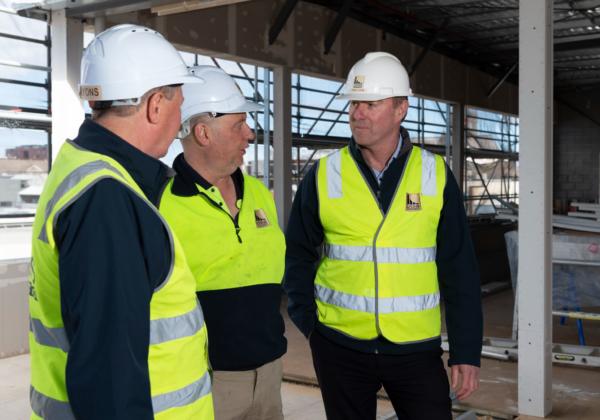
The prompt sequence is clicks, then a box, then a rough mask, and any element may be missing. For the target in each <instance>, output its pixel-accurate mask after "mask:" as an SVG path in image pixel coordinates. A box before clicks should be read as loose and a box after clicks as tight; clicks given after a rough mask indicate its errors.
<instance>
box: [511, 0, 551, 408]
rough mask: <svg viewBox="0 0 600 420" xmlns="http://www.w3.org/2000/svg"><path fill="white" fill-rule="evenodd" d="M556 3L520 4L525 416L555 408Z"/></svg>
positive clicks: (532, 0)
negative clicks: (553, 193) (553, 327)
mask: <svg viewBox="0 0 600 420" xmlns="http://www.w3.org/2000/svg"><path fill="white" fill-rule="evenodd" d="M552 7H553V1H552V0H520V1H519V121H520V127H519V130H520V150H519V152H520V153H519V155H520V161H519V175H520V180H519V273H518V279H519V283H518V288H517V289H518V290H517V299H518V307H519V318H518V319H519V334H518V337H519V367H518V372H519V381H518V396H519V414H523V415H529V416H537V417H545V416H547V415H548V414H549V413H550V412H551V411H552V242H551V240H552V102H553V89H552V66H553V52H552V45H553V40H552V27H553V22H552Z"/></svg>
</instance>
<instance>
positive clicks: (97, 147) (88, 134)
mask: <svg viewBox="0 0 600 420" xmlns="http://www.w3.org/2000/svg"><path fill="white" fill-rule="evenodd" d="M74 142H75V144H77V145H78V146H80V147H82V148H84V149H86V150H89V151H91V152H95V153H99V154H102V155H105V156H108V157H110V158H112V159H114V160H116V161H117V162H118V163H119V164H121V165H122V166H123V167H124V168H125V170H126V171H127V172H128V173H129V175H131V177H132V178H133V180H134V181H135V182H136V184H137V185H138V186H139V187H140V188H141V189H142V191H143V193H144V194H145V195H146V197H147V198H148V199H149V200H150V201H151V202H152V203H154V204H156V203H157V202H158V199H159V197H160V194H161V192H162V189H163V188H164V185H165V184H166V182H167V180H168V178H169V177H172V176H173V174H174V173H173V171H172V170H171V169H170V168H169V167H168V166H167V165H165V164H164V163H162V162H161V161H160V160H158V159H156V158H154V157H152V156H150V155H147V154H146V153H144V152H142V151H141V150H139V149H137V148H136V147H134V146H132V145H131V144H129V143H127V142H126V141H125V140H123V139H122V138H121V137H119V136H117V135H116V134H115V133H113V132H112V131H110V130H108V129H107V128H105V127H103V126H101V125H100V124H98V123H96V122H95V121H93V120H91V119H85V120H84V122H83V124H81V127H80V128H79V134H78V135H77V137H76V138H75V140H74Z"/></svg>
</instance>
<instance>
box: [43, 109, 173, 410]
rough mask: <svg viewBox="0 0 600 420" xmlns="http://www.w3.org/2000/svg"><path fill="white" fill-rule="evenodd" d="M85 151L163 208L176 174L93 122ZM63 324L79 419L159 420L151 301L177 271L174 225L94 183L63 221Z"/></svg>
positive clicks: (118, 190) (111, 183)
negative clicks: (109, 161)
mask: <svg viewBox="0 0 600 420" xmlns="http://www.w3.org/2000/svg"><path fill="white" fill-rule="evenodd" d="M74 142H75V144H76V145H77V146H78V147H81V148H84V149H87V150H89V151H92V152H96V153H100V154H103V155H106V156H109V157H111V158H113V159H115V160H116V161H117V162H119V163H120V164H121V165H123V167H124V168H125V169H126V170H127V171H128V172H129V174H130V175H131V176H132V177H133V179H134V180H135V182H136V183H137V184H138V185H139V186H140V188H141V189H142V191H143V192H144V194H145V195H146V197H147V198H148V199H149V200H150V201H151V202H153V203H156V202H157V200H158V198H159V197H160V195H161V192H162V189H163V188H164V186H165V185H166V183H167V181H168V179H167V177H168V174H169V172H170V169H169V168H168V167H167V166H166V165H164V164H162V163H161V162H160V161H159V160H157V159H155V158H153V157H151V156H148V155H146V154H144V153H143V152H141V151H140V150H138V149H136V148H135V147H133V146H131V145H130V144H129V143H127V142H125V141H124V140H122V139H121V138H119V137H118V136H116V135H115V134H113V133H112V132H110V131H108V130H107V129H105V128H104V127H102V126H100V125H98V124H96V123H95V122H93V121H91V120H86V121H84V123H83V124H82V125H81V127H80V129H79V135H78V136H77V138H76V139H75V140H74ZM54 235H55V239H56V243H57V246H58V250H59V277H60V289H61V311H62V318H63V322H64V325H65V329H66V332H67V337H68V339H69V342H70V350H69V355H68V359H67V367H66V383H67V392H68V395H69V401H70V404H71V407H72V409H73V413H74V414H75V417H76V418H78V419H86V420H88V419H89V420H95V419H98V420H100V419H102V420H104V419H108V418H110V419H123V420H125V419H127V420H129V419H140V420H143V419H152V418H154V415H153V411H152V401H151V397H150V379H149V374H148V346H149V337H150V299H151V298H152V293H153V290H154V288H155V287H156V286H158V285H159V284H160V283H161V282H162V281H163V280H164V278H165V276H166V275H167V273H168V271H169V267H170V264H171V257H172V256H171V249H170V242H169V237H168V234H167V232H166V230H165V228H164V225H163V224H162V222H161V221H160V219H159V218H158V217H157V215H156V214H155V213H154V212H153V211H152V209H151V208H150V207H149V206H148V204H147V203H145V202H144V201H143V200H142V199H141V198H140V197H138V196H137V195H136V194H135V193H133V192H132V191H131V190H130V189H129V188H127V187H125V186H124V185H123V184H121V183H120V182H118V181H116V180H113V179H103V180H101V181H99V182H97V183H96V184H94V185H93V186H92V187H91V188H90V189H89V190H87V191H86V192H85V193H84V194H83V195H82V196H81V197H79V198H78V199H77V200H76V201H75V202H74V203H73V204H71V205H70V206H69V207H67V208H66V209H65V210H64V211H63V212H62V214H61V215H60V216H59V217H58V221H57V224H56V228H55V230H54Z"/></svg>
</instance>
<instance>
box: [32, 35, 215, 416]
mask: <svg viewBox="0 0 600 420" xmlns="http://www.w3.org/2000/svg"><path fill="white" fill-rule="evenodd" d="M202 82H203V81H202V80H201V79H200V78H197V77H193V76H191V75H190V74H189V72H188V69H187V67H186V65H185V63H184V62H183V60H182V58H181V56H180V55H179V53H178V52H177V50H175V48H174V47H173V46H172V45H171V44H170V43H169V42H168V41H167V40H165V39H164V38H163V36H162V35H161V34H159V33H158V32H156V31H154V30H152V29H149V28H145V27H141V26H136V25H119V26H115V27H113V28H110V29H108V30H106V31H104V32H102V33H101V34H99V35H98V36H96V38H95V39H94V40H93V41H92V42H91V43H90V44H89V46H88V47H87V49H86V50H85V52H84V54H83V58H82V62H81V84H80V94H81V97H82V99H85V100H88V101H89V103H90V107H91V108H92V118H91V119H87V120H85V121H84V122H83V124H82V125H81V127H80V129H79V134H78V136H77V137H76V138H75V139H74V140H67V142H66V143H65V144H64V145H63V146H62V148H61V150H60V151H59V153H58V156H57V158H56V161H55V162H54V165H53V167H52V171H51V172H50V174H49V176H48V180H47V182H46V185H45V187H44V191H43V193H42V195H41V197H40V201H39V205H38V209H37V214H36V218H35V222H34V225H33V245H32V246H33V250H32V256H33V257H32V264H31V273H30V278H29V283H30V292H29V295H30V298H29V308H30V333H29V343H30V351H31V392H30V396H31V408H32V412H33V413H32V418H34V419H86V420H95V419H98V420H100V419H102V420H106V419H122V420H125V419H127V420H131V419H136V420H143V419H148V420H150V419H157V420H171V419H172V420H179V419H212V418H213V406H212V397H211V380H210V374H209V372H208V360H207V354H206V340H207V333H206V327H205V325H204V320H203V315H202V310H201V308H200V306H199V304H198V302H197V299H196V295H195V293H194V292H195V280H194V278H193V275H192V273H191V271H190V269H189V267H188V265H187V262H186V260H185V255H184V253H183V250H182V248H181V245H180V243H179V240H178V238H177V236H176V235H175V234H174V233H173V231H172V229H171V228H170V226H169V225H168V223H167V222H166V221H165V220H164V219H163V218H162V216H160V214H159V212H158V210H157V208H156V207H155V206H156V204H157V201H158V199H159V197H160V192H161V191H162V188H163V187H164V185H165V184H166V182H167V181H168V177H169V172H170V169H169V168H168V167H167V166H165V165H164V164H162V163H161V162H160V161H159V160H158V158H159V157H161V156H163V155H164V154H165V153H166V151H167V148H168V147H169V144H170V143H171V142H172V140H173V138H174V137H175V135H176V133H177V130H178V128H179V123H180V115H181V112H180V106H181V103H182V101H183V97H182V93H181V85H182V84H183V83H202Z"/></svg>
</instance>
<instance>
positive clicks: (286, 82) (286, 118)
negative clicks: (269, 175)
mask: <svg viewBox="0 0 600 420" xmlns="http://www.w3.org/2000/svg"><path fill="white" fill-rule="evenodd" d="M273 85H274V88H273V91H274V97H273V100H274V103H273V114H274V122H273V125H274V127H273V164H274V168H273V184H274V190H275V204H276V205H277V217H278V218H279V225H280V226H281V228H282V229H283V228H285V226H287V221H288V217H289V214H290V208H291V205H292V77H291V71H290V69H289V67H282V66H279V67H275V68H274V69H273Z"/></svg>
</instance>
